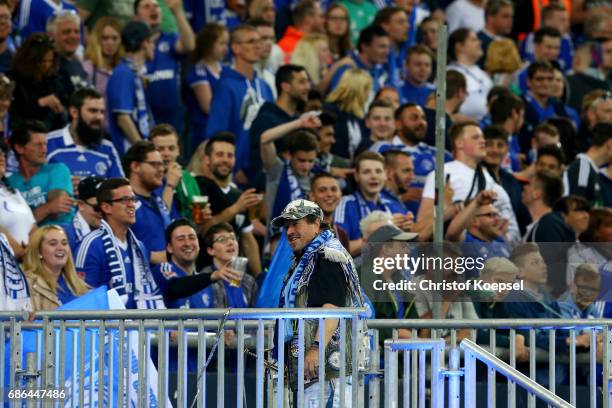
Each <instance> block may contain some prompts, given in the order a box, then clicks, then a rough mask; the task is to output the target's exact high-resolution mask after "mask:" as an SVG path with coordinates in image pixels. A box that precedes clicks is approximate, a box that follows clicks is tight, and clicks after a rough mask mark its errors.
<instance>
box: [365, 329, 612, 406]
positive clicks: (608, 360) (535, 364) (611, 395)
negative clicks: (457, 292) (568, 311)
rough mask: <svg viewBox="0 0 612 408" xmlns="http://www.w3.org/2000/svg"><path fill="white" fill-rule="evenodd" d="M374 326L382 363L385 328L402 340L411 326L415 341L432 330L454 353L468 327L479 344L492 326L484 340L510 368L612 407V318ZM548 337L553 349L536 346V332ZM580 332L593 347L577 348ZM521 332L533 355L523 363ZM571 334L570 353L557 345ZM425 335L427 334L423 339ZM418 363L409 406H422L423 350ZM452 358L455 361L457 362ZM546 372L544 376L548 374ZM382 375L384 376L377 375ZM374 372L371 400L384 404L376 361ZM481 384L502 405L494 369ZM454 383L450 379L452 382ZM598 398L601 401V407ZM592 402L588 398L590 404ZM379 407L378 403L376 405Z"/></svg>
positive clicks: (570, 395)
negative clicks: (503, 337) (503, 339)
mask: <svg viewBox="0 0 612 408" xmlns="http://www.w3.org/2000/svg"><path fill="white" fill-rule="evenodd" d="M367 324H368V328H370V329H371V330H373V338H374V339H375V340H374V341H373V349H372V353H371V355H372V357H371V361H373V362H376V361H377V360H380V356H381V345H380V342H379V341H378V340H379V337H380V332H381V331H382V330H391V334H390V338H392V339H398V337H399V330H400V329H406V330H408V331H409V333H410V334H411V336H412V338H413V339H416V338H419V334H420V331H421V330H422V329H430V330H431V333H430V335H429V337H428V338H431V339H438V338H440V337H442V335H443V337H445V343H446V352H447V353H448V352H449V351H450V350H452V349H453V348H456V347H457V345H458V342H459V341H460V340H461V334H463V335H465V333H461V331H462V330H467V332H468V333H467V338H468V339H470V340H471V341H473V342H476V339H477V337H478V336H477V334H478V330H488V331H489V333H488V336H482V334H481V335H480V337H481V338H482V337H487V338H486V340H487V341H486V342H484V343H481V345H484V347H485V348H486V349H488V350H489V352H490V353H491V354H492V355H494V356H496V357H499V358H501V359H502V360H504V361H506V362H507V363H508V364H509V365H510V367H512V368H517V369H520V370H523V371H525V372H527V373H528V377H529V378H530V379H531V380H534V381H535V380H536V378H538V377H539V378H538V379H540V380H541V379H542V378H543V377H544V379H545V380H546V383H547V384H546V387H547V388H548V390H549V391H551V392H552V393H554V394H559V392H560V391H562V392H563V393H566V394H567V400H568V401H569V403H570V404H571V405H572V406H580V407H583V406H584V407H586V406H588V407H593V408H594V407H598V406H603V407H604V408H608V407H612V387H611V386H610V381H609V379H610V374H611V368H612V333H611V331H610V329H611V328H612V320H609V319H588V320H583V321H580V320H570V319H533V320H531V319H495V320H491V319H482V320H433V319H432V320H426V319H420V320H400V319H387V320H369V321H368V322H367ZM502 331H505V332H507V336H508V338H509V342H510V347H509V348H504V347H497V345H496V335H497V333H498V332H502ZM543 331H544V333H545V334H544V336H545V337H547V339H548V348H547V349H542V348H538V347H537V346H536V333H538V334H540V336H539V337H541V336H542V332H543ZM580 332H583V333H584V332H586V333H588V335H589V348H588V350H585V349H582V351H578V350H577V346H576V335H577V333H580ZM518 334H523V335H524V336H525V338H526V339H527V343H528V344H529V346H528V359H527V361H524V362H518V361H517V351H516V348H515V342H516V337H517V335H518ZM598 335H601V336H602V340H603V341H602V342H601V343H600V346H601V347H602V349H603V350H600V351H601V352H600V356H598V355H597V354H598V353H597V341H596V338H597V336H598ZM561 337H566V338H567V351H563V353H561V352H560V350H558V349H557V343H556V339H557V338H561ZM420 338H421V339H423V337H422V336H421V337H420ZM411 353H412V364H411V367H410V368H411V373H410V374H411V375H410V385H409V386H410V388H411V391H410V393H409V395H410V398H411V400H410V401H409V405H404V406H412V407H417V406H421V405H419V403H420V401H419V400H418V395H419V380H420V379H419V376H418V372H419V371H420V370H421V367H420V366H419V361H418V360H417V352H416V351H412V352H411ZM451 362H452V361H451ZM599 364H601V365H602V372H603V374H602V377H600V378H603V380H602V382H601V386H600V387H598V385H597V380H598V378H597V377H598V376H597V365H599ZM560 367H562V368H564V369H565V370H566V371H567V372H568V374H567V382H568V385H567V387H564V389H561V388H560V387H558V386H557V384H558V383H559V382H560V379H559V378H558V373H557V368H560ZM579 369H580V372H583V373H587V374H586V378H582V380H583V381H582V382H583V384H582V385H581V387H578V386H577V380H578V379H581V377H580V375H579V371H578V370H579ZM542 372H544V374H545V375H544V376H542ZM377 373H378V375H376V374H377ZM370 374H371V375H372V377H373V378H372V379H371V380H370V394H369V395H370V401H371V402H372V401H375V402H376V403H378V401H379V397H378V396H376V395H373V394H374V393H373V389H374V390H378V389H379V388H380V385H379V384H380V370H379V369H378V367H377V366H375V365H374V364H373V365H372V367H371V370H370ZM479 374H480V375H479V377H478V382H479V383H484V384H485V385H486V392H487V401H488V406H489V407H495V406H496V400H497V398H496V390H497V384H496V381H497V379H496V375H495V372H493V371H492V370H488V372H487V373H486V375H482V373H479ZM451 383H452V381H451V380H449V385H450V384H451ZM506 383H507V386H506V390H505V391H507V402H506V406H508V407H516V406H517V391H516V384H515V382H514V381H512V380H509V379H508V380H507V381H506ZM585 389H586V390H588V391H587V394H588V398H585V396H583V397H582V398H581V400H580V401H581V403H580V404H577V401H578V398H577V397H578V390H580V391H585ZM598 400H599V402H600V405H598ZM587 401H588V402H587ZM525 405H526V406H528V407H535V397H533V396H529V398H528V401H527V403H526V404H525ZM374 406H378V405H374Z"/></svg>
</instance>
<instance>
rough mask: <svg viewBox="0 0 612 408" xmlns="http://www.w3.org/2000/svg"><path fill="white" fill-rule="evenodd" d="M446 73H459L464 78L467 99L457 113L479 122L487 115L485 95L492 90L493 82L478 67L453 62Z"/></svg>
mask: <svg viewBox="0 0 612 408" xmlns="http://www.w3.org/2000/svg"><path fill="white" fill-rule="evenodd" d="M446 70H447V71H450V70H452V71H459V72H461V73H462V74H463V76H464V77H465V81H466V84H467V98H465V101H463V103H462V104H461V107H460V108H459V113H462V114H464V115H467V116H470V117H473V118H474V119H476V120H481V119H482V118H484V117H485V116H486V115H487V95H488V94H489V91H490V90H491V88H493V81H491V78H490V77H489V75H488V74H487V73H486V72H484V71H483V70H482V69H480V67H479V66H478V65H472V66H469V67H468V66H467V65H463V64H457V63H456V62H453V63H451V64H449V65H448V67H447V69H446Z"/></svg>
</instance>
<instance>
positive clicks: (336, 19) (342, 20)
mask: <svg viewBox="0 0 612 408" xmlns="http://www.w3.org/2000/svg"><path fill="white" fill-rule="evenodd" d="M327 20H329V21H337V22H344V21H348V17H345V16H329V17H327Z"/></svg>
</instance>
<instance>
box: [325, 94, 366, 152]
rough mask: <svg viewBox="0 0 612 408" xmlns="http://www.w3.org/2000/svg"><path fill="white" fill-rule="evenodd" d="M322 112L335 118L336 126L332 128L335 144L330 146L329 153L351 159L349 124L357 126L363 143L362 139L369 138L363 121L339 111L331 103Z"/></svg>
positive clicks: (336, 106)
mask: <svg viewBox="0 0 612 408" xmlns="http://www.w3.org/2000/svg"><path fill="white" fill-rule="evenodd" d="M323 110H325V111H328V112H332V113H333V114H334V115H335V116H336V124H335V126H334V130H335V131H336V143H334V144H333V145H332V148H331V152H332V153H333V154H335V155H338V156H340V157H344V158H345V159H352V157H351V153H350V150H349V145H350V134H349V123H356V124H357V126H358V129H359V131H360V132H361V142H363V140H364V139H366V138H369V133H368V129H367V128H366V126H365V123H364V121H363V119H359V118H358V117H356V116H355V115H353V114H351V113H348V112H344V111H342V110H340V108H339V107H338V105H336V104H333V103H327V104H325V105H324V107H323ZM358 145H359V143H358ZM358 147H359V146H355V150H357V148H358Z"/></svg>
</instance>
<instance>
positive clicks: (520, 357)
mask: <svg viewBox="0 0 612 408" xmlns="http://www.w3.org/2000/svg"><path fill="white" fill-rule="evenodd" d="M514 345H515V349H516V361H517V362H519V363H524V362H526V361H529V348H528V347H527V346H525V336H523V335H522V334H517V335H516V337H515V340H514Z"/></svg>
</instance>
